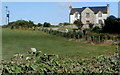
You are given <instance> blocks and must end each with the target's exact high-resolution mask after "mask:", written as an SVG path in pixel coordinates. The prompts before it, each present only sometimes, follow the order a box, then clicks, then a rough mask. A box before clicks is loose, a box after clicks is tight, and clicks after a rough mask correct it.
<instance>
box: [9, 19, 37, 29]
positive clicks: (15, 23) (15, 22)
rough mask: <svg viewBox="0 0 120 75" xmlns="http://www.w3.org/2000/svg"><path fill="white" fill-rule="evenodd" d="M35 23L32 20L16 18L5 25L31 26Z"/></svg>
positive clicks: (14, 26) (16, 26)
mask: <svg viewBox="0 0 120 75" xmlns="http://www.w3.org/2000/svg"><path fill="white" fill-rule="evenodd" d="M34 25H35V24H34V23H33V22H32V21H25V20H18V21H14V22H10V23H9V24H8V25H7V27H12V28H17V29H18V28H32V26H34Z"/></svg>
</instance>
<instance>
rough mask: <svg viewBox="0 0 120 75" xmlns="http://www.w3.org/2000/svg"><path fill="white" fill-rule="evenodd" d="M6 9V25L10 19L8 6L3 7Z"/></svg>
mask: <svg viewBox="0 0 120 75" xmlns="http://www.w3.org/2000/svg"><path fill="white" fill-rule="evenodd" d="M5 8H6V25H7V24H9V19H10V16H9V15H10V11H9V10H8V6H5Z"/></svg>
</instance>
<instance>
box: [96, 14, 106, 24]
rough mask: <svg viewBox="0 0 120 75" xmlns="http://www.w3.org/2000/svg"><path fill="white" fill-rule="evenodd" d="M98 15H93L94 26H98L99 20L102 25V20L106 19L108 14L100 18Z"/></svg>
mask: <svg viewBox="0 0 120 75" xmlns="http://www.w3.org/2000/svg"><path fill="white" fill-rule="evenodd" d="M98 14H99V12H98V13H97V14H96V15H95V24H99V20H102V21H103V23H104V20H105V19H107V17H108V14H103V13H102V17H99V16H98Z"/></svg>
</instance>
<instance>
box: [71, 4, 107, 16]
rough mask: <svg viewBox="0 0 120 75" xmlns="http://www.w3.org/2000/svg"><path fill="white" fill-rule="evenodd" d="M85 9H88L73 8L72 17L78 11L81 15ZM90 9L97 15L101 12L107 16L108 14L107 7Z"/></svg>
mask: <svg viewBox="0 0 120 75" xmlns="http://www.w3.org/2000/svg"><path fill="white" fill-rule="evenodd" d="M85 8H87V7H83V8H72V9H71V11H70V15H73V14H74V13H75V12H76V11H77V12H79V13H81V12H82V11H83V10H84V9H85ZM88 8H90V9H91V10H92V11H93V12H94V13H95V14H97V13H98V12H99V11H101V12H102V13H104V14H106V13H107V6H102V7H88Z"/></svg>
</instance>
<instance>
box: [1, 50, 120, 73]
mask: <svg viewBox="0 0 120 75" xmlns="http://www.w3.org/2000/svg"><path fill="white" fill-rule="evenodd" d="M119 63H120V62H119V55H118V53H115V55H114V56H109V57H105V56H103V55H100V56H97V57H93V58H91V59H80V60H74V59H68V58H64V59H63V58H59V57H58V55H48V54H44V53H42V52H41V51H36V52H32V51H29V52H27V53H26V54H25V55H24V54H15V55H14V56H13V57H12V58H11V60H10V61H9V62H8V61H3V62H2V65H3V69H2V73H3V74H4V73H45V74H49V73H55V74H60V73H72V74H76V73H81V74H83V73H84V74H89V73H92V74H96V73H99V74H109V73H111V74H119V73H120V66H119Z"/></svg>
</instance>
